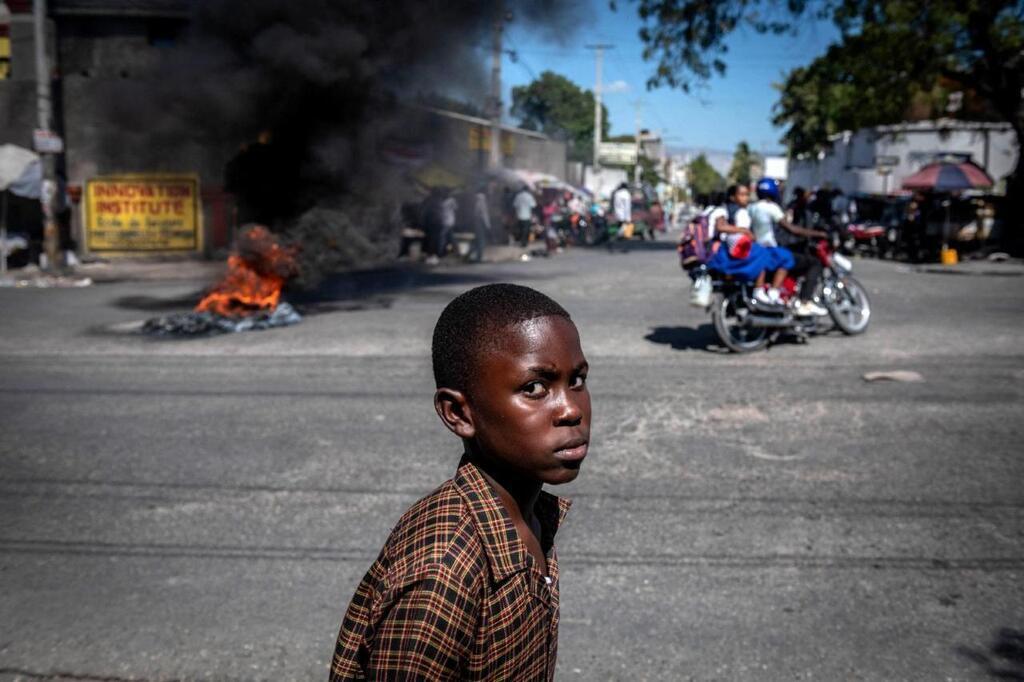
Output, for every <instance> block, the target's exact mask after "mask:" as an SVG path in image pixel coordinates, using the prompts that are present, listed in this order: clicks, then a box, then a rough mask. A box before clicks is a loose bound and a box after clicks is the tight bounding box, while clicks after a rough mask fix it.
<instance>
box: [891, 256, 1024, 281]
mask: <svg viewBox="0 0 1024 682" xmlns="http://www.w3.org/2000/svg"><path fill="white" fill-rule="evenodd" d="M911 267H912V268H913V271H914V272H921V273H926V274H931V275H974V276H976V277H1020V276H1022V275H1024V261H1022V260H1021V259H1019V258H1010V259H1007V260H999V261H991V260H962V261H960V262H959V263H957V264H956V265H942V264H940V263H925V264H921V265H915V266H911Z"/></svg>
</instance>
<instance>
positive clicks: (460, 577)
mask: <svg viewBox="0 0 1024 682" xmlns="http://www.w3.org/2000/svg"><path fill="white" fill-rule="evenodd" d="M568 509H569V501H568V500H562V499H559V498H557V497H555V496H553V495H549V494H548V493H545V492H542V493H541V496H540V498H539V499H538V500H537V506H536V508H535V509H534V513H535V514H536V516H537V518H538V520H539V521H540V525H541V531H542V532H541V547H542V548H543V549H544V552H545V554H546V555H547V558H548V574H549V578H550V579H551V584H550V585H548V584H547V582H546V581H545V580H544V576H543V575H542V573H541V568H540V567H538V566H537V565H536V563H535V562H534V560H533V557H532V556H530V553H529V552H528V551H527V550H526V547H525V546H524V545H523V543H522V541H521V540H520V539H519V536H518V534H517V533H516V530H515V528H514V527H513V526H512V521H511V520H510V519H509V517H508V514H507V513H506V512H505V510H504V508H503V507H502V506H501V502H500V501H499V500H498V497H497V495H496V494H495V492H494V490H493V489H492V488H491V487H490V485H489V484H488V483H487V481H486V480H485V479H484V478H483V476H482V475H481V474H480V472H479V471H478V470H477V468H476V466H475V465H473V464H471V463H463V464H462V465H461V466H460V467H459V469H458V471H457V472H456V474H455V476H454V478H452V479H451V480H449V481H447V482H446V483H445V484H444V485H442V486H441V487H440V488H438V489H437V490H435V491H434V492H433V493H431V494H430V495H428V496H427V497H425V498H423V499H422V500H420V501H419V502H417V503H416V504H415V505H413V506H412V508H410V509H409V511H407V512H406V513H405V514H404V515H403V516H402V518H401V520H399V522H398V525H397V526H395V528H394V530H393V531H392V532H391V536H390V537H389V538H388V541H387V543H386V544H385V545H384V549H383V550H381V553H380V556H379V557H377V560H376V561H375V562H374V564H373V565H372V566H371V567H370V570H369V572H368V573H367V574H366V577H364V578H363V581H362V582H361V583H360V584H359V588H358V589H357V590H356V593H355V596H354V597H352V603H351V604H350V605H349V607H348V612H347V613H346V614H345V619H344V620H343V621H342V623H341V633H340V634H339V635H338V643H337V645H336V646H335V650H334V661H333V662H332V663H331V676H330V680H331V682H340V681H341V680H551V679H553V677H554V673H555V651H556V647H557V643H558V560H557V558H556V556H555V549H554V537H555V531H556V530H557V529H558V526H559V525H560V524H561V522H562V519H563V518H564V517H565V514H566V512H567V511H568Z"/></svg>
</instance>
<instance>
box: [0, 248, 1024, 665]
mask: <svg viewBox="0 0 1024 682" xmlns="http://www.w3.org/2000/svg"><path fill="white" fill-rule="evenodd" d="M665 246H666V247H667V248H658V247H657V246H655V247H654V248H644V249H641V250H637V251H635V252H632V253H629V254H614V255H611V254H607V253H605V252H604V251H600V252H580V251H574V252H572V253H569V254H565V255H563V256H562V257H559V258H557V259H552V260H534V261H532V262H528V263H506V264H490V265H483V266H475V267H469V266H463V267H451V268H445V267H442V268H440V269H437V270H434V271H424V272H418V271H412V270H395V271H393V272H391V273H384V274H377V275H372V274H365V275H358V276H348V277H338V278H335V279H334V280H332V281H331V282H330V283H329V284H328V286H326V287H325V289H324V291H323V292H321V294H320V295H319V296H318V297H316V298H308V299H306V300H304V301H303V302H302V303H303V304H304V305H305V310H306V311H307V312H308V313H309V314H308V316H307V317H306V319H305V320H304V322H303V323H302V324H300V325H298V326H295V327H291V328H287V329H282V330H275V331H268V332H258V333H248V334H241V335H232V336H220V337H215V338H206V339H194V340H184V341H182V340H178V341H158V340H152V339H148V338H141V337H139V336H138V335H137V334H135V333H133V332H132V331H131V329H132V324H131V323H133V322H136V321H138V320H141V319H144V318H146V317H148V316H151V315H155V314H162V313H165V312H168V311H171V310H179V309H183V308H185V307H187V306H188V304H189V303H190V302H192V301H194V300H195V299H194V294H195V293H196V292H197V291H198V290H199V289H200V288H201V286H202V283H201V282H196V283H195V284H190V283H181V282H176V283H159V282H147V283H137V282H136V283H132V282H122V283H112V284H105V285H101V286H94V287H91V288H86V289H77V290H33V291H25V290H21V291H14V290H0V319H2V320H3V322H2V326H0V419H2V433H3V436H2V438H0V614H2V615H0V680H3V681H5V682H10V681H11V680H35V679H69V680H70V679H74V680H100V679H102V680H113V681H117V680H151V681H154V682H155V681H160V682H165V681H168V680H325V679H326V670H327V665H328V661H329V658H330V655H331V653H332V651H333V645H334V638H335V635H336V632H337V628H338V625H339V623H340V620H341V616H342V614H343V612H344V610H345V607H346V606H347V604H348V600H349V598H350V596H351V594H352V591H353V590H354V588H355V586H356V584H357V582H358V581H359V579H360V577H361V575H362V573H363V572H364V571H365V570H366V568H367V567H368V566H369V564H370V562H371V561H372V559H373V558H374V556H375V555H376V553H377V551H378V549H379V548H380V546H381V544H382V542H383V541H384V539H385V537H386V535H387V533H388V530H389V529H390V527H391V525H392V524H393V523H394V522H395V520H397V518H398V516H399V515H400V514H401V513H402V511H403V510H404V509H405V508H406V507H407V506H408V505H409V504H410V503H411V502H412V501H414V500H415V499H416V498H417V497H419V496H421V495H423V494H425V493H427V492H429V491H430V490H431V489H432V488H433V487H434V486H436V485H437V484H438V483H440V482H441V481H442V480H444V479H445V478H446V477H448V476H449V475H450V473H451V472H452V470H453V468H454V465H455V463H456V461H457V459H458V454H459V451H458V447H457V443H456V442H455V441H454V440H453V439H452V438H451V437H450V436H449V435H448V434H447V432H446V431H444V429H443V428H442V426H441V425H440V423H439V422H438V420H437V417H436V416H435V415H434V414H433V410H432V406H431V398H430V397H431V392H432V384H431V379H430V369H429V362H428V344H429V335H430V330H431V328H432V325H433V322H434V320H435V319H436V317H437V315H438V313H439V312H440V310H441V309H442V308H443V306H444V305H445V304H446V303H447V302H448V301H449V300H450V299H451V298H452V297H453V296H454V295H455V294H457V293H458V292H459V291H462V290H463V289H465V288H467V287H469V286H472V285H474V284H476V283H480V282H486V281H500V280H512V281H516V282H520V283H524V284H528V285H531V286H534V287H537V288H539V289H541V290H543V291H545V292H547V293H549V294H551V295H553V296H554V297H555V298H556V299H557V300H559V301H560V302H561V303H562V304H563V305H564V306H565V307H566V308H567V309H568V310H569V311H570V312H571V313H572V315H573V316H574V318H575V320H576V321H577V324H578V326H579V328H580V330H581V334H582V338H583V344H584V350H585V352H586V353H587V355H588V356H589V360H590V362H591V365H592V372H591V380H590V384H591V390H592V393H593V399H594V409H595V419H594V441H593V446H592V450H591V455H590V457H589V458H588V460H587V462H586V463H585V465H584V470H583V472H582V474H581V476H580V478H579V479H578V480H577V481H576V482H574V483H573V484H571V485H570V486H567V487H566V488H564V489H562V490H560V491H559V492H560V493H562V494H565V495H567V496H569V497H572V498H573V499H574V500H575V504H574V506H573V509H572V511H571V513H570V516H569V517H568V519H567V522H566V525H565V527H564V529H563V531H562V533H561V534H560V536H559V547H560V556H561V560H562V571H563V587H562V590H563V593H562V604H563V605H562V617H563V620H562V629H561V641H560V646H559V664H558V677H559V679H567V680H572V679H581V680H609V679H615V680H688V679H692V680H807V679H821V680H984V679H993V678H994V677H995V676H996V675H998V674H1000V673H1001V674H1003V675H1004V676H1003V677H1002V678H1000V679H1007V677H1009V679H1024V661H1022V659H1020V658H1018V659H1016V660H1014V658H1013V654H1014V651H1013V646H1014V644H1015V642H1016V646H1017V647H1021V646H1022V644H1024V640H1019V639H1014V637H1018V638H1020V637H1024V634H1022V632H1024V523H1022V522H1024V486H1022V482H1024V461H1022V455H1021V452H1022V449H1021V446H1020V442H1021V440H1022V436H1024V425H1022V421H1021V414H1022V410H1021V408H1022V405H1024V401H1022V398H1024V363H1022V358H1024V353H1022V340H1021V339H1022V331H1024V329H1022V324H1021V322H1022V319H1024V317H1022V314H1024V277H1021V276H1019V275H1020V274H1021V269H1020V268H1019V267H1018V268H1011V267H1010V266H1004V268H1005V270H1003V271H997V272H995V273H994V274H993V275H991V276H986V275H983V274H975V275H969V274H968V275H960V276H954V275H942V274H930V273H922V272H915V271H913V270H912V269H910V268H908V267H907V266H903V265H898V264H894V263H881V262H876V261H857V262H856V269H857V273H858V276H859V277H860V279H861V281H862V282H864V283H865V284H866V285H867V287H868V290H869V292H870V294H871V295H872V297H873V303H874V318H873V322H872V327H871V329H870V330H869V332H868V333H867V335H865V336H862V337H856V338H846V337H842V336H840V335H834V334H828V335H825V336H821V337H817V338H814V339H812V340H811V341H810V343H808V344H806V345H799V344H795V343H786V344H780V345H777V346H775V347H773V348H772V349H771V350H769V351H768V352H763V353H759V354H756V355H750V356H735V355H729V354H725V353H722V352H720V349H718V348H717V347H716V346H715V343H714V337H713V333H712V331H711V329H710V326H709V324H708V319H707V317H706V316H705V315H704V313H703V312H702V311H699V310H695V309H691V308H689V307H688V306H687V305H686V293H687V289H686V287H685V283H684V280H683V278H682V276H681V274H680V271H679V269H678V266H677V264H676V259H675V254H674V252H673V251H672V250H671V246H670V245H668V244H666V245H665ZM999 274H1003V275H1005V276H997V275H999ZM892 369H905V370H912V371H915V372H918V373H920V374H921V375H922V376H923V378H924V381H923V382H920V383H892V382H890V383H867V382H865V381H864V380H863V379H862V375H863V374H864V373H865V372H868V371H872V370H892ZM1020 651H1021V649H1020V648H1018V649H1017V652H1018V655H1019V653H1020ZM1013 675H1016V677H1013Z"/></svg>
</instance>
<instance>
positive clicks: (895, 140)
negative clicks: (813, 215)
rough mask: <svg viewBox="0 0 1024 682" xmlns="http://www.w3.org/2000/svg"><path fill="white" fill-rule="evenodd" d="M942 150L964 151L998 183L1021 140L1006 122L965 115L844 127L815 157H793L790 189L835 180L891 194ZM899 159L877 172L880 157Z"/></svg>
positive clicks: (848, 188) (849, 187)
mask: <svg viewBox="0 0 1024 682" xmlns="http://www.w3.org/2000/svg"><path fill="white" fill-rule="evenodd" d="M942 154H964V155H968V156H970V157H971V158H972V160H973V161H974V162H975V163H977V164H978V165H980V166H981V167H982V168H984V169H985V170H986V171H988V174H989V175H991V176H992V178H993V179H994V180H995V181H996V183H997V187H998V185H999V184H1000V182H1001V181H1003V180H1004V179H1005V178H1006V176H1007V175H1009V174H1010V173H1011V172H1013V169H1014V167H1015V166H1016V163H1017V154H1018V149H1017V142H1016V138H1015V136H1014V134H1013V131H1012V129H1011V128H1010V126H1009V125H1008V124H998V123H972V122H965V121H924V122H921V123H908V124H902V125H895V126H879V127H876V128H864V129H862V130H858V131H857V132H856V133H843V134H842V135H838V136H836V137H835V138H834V139H833V141H832V147H831V149H830V150H828V151H827V152H826V153H825V154H822V155H820V157H819V158H817V159H806V160H794V161H793V162H792V163H791V165H790V169H789V182H788V186H789V188H790V189H792V188H793V187H797V186H801V187H807V188H811V187H820V186H823V185H826V184H828V185H831V186H832V187H838V188H840V189H842V190H843V191H844V192H846V193H864V194H887V193H892V192H895V191H898V190H899V188H900V186H901V185H902V182H903V179H904V178H906V177H908V176H910V175H913V174H914V173H916V172H917V171H919V170H920V169H921V168H922V167H923V166H925V165H927V164H928V163H930V162H931V161H933V160H934V159H935V158H936V157H937V156H939V155H942ZM885 157H891V159H888V160H887V161H895V162H896V163H895V164H893V165H892V166H891V173H890V174H889V175H884V174H881V173H879V172H878V162H879V161H880V160H883V159H885Z"/></svg>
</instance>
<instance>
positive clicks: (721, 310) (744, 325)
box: [689, 241, 871, 353]
mask: <svg viewBox="0 0 1024 682" xmlns="http://www.w3.org/2000/svg"><path fill="white" fill-rule="evenodd" d="M814 253H815V256H816V257H817V258H818V259H819V260H820V261H821V264H822V266H823V272H822V277H821V286H820V289H819V292H818V299H819V300H820V301H821V303H822V304H823V305H824V306H825V308H826V309H827V310H828V316H829V317H830V318H831V320H832V323H833V324H834V326H836V327H838V328H839V329H840V331H842V332H843V333H844V334H847V335H850V336H853V335H856V334H863V333H864V332H865V331H867V328H868V324H869V323H870V321H871V303H870V300H869V299H868V294H867V291H866V290H865V289H864V287H863V285H861V283H860V282H858V281H857V280H856V279H855V278H854V277H853V275H852V274H851V272H852V271H853V264H852V263H851V262H850V260H849V259H848V258H846V257H845V256H843V255H842V254H839V253H837V252H835V250H834V249H833V248H832V247H831V246H830V245H829V244H828V243H827V242H825V241H821V242H819V243H818V244H817V246H816V247H815V250H814ZM689 274H690V277H691V278H692V279H693V280H694V297H693V299H691V302H692V303H694V304H695V305H698V306H700V307H704V308H706V309H707V310H709V311H710V312H711V320H712V323H713V325H714V328H715V333H716V334H717V335H718V338H719V340H720V341H721V342H722V344H723V345H724V346H725V347H726V348H728V349H729V350H731V351H733V352H736V353H749V352H752V351H757V350H761V349H762V348H764V347H766V346H767V345H768V344H769V343H773V342H774V341H776V340H777V339H778V338H779V336H781V335H782V334H783V333H788V334H792V335H795V336H796V338H797V339H798V340H800V341H801V342H803V341H806V339H807V337H808V336H809V335H811V334H815V333H817V332H819V331H822V330H824V329H826V328H827V326H822V325H821V324H820V320H819V318H816V317H800V316H797V315H796V314H795V313H794V311H793V310H792V309H791V307H790V303H792V302H795V301H796V292H797V291H798V290H799V283H798V282H797V281H796V280H794V279H793V278H790V277H787V278H786V281H785V283H784V284H783V286H782V288H781V294H782V300H783V303H782V304H781V305H776V304H763V303H760V302H759V301H757V300H756V299H755V298H754V290H755V287H754V284H753V283H752V282H748V281H741V280H735V279H732V278H730V277H722V276H721V275H720V274H719V273H716V272H714V271H711V270H709V269H708V268H707V266H706V265H699V266H697V267H695V268H692V269H691V270H690V271H689Z"/></svg>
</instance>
